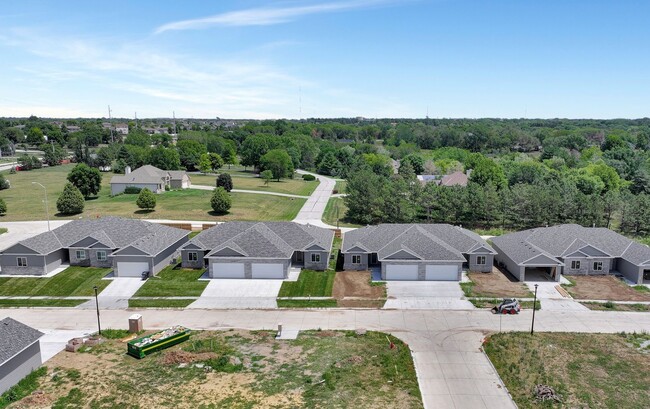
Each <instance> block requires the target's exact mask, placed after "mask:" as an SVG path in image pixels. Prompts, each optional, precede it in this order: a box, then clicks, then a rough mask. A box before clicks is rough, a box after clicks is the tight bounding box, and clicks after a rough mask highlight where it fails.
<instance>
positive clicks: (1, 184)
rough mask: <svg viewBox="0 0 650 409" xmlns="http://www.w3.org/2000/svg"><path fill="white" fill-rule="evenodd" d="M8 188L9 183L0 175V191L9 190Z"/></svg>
mask: <svg viewBox="0 0 650 409" xmlns="http://www.w3.org/2000/svg"><path fill="white" fill-rule="evenodd" d="M10 187H11V183H9V181H8V180H7V179H5V177H4V175H0V190H5V189H9V188H10Z"/></svg>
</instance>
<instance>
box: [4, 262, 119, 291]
mask: <svg viewBox="0 0 650 409" xmlns="http://www.w3.org/2000/svg"><path fill="white" fill-rule="evenodd" d="M110 271H111V269H110V268H94V267H68V268H67V269H65V270H64V271H62V272H60V273H59V274H57V275H55V276H54V277H47V278H36V277H35V278H24V277H12V278H0V296H53V297H90V296H92V295H94V294H95V292H94V291H93V286H95V285H96V286H97V287H98V291H100V292H101V290H103V289H104V288H106V286H108V285H109V284H110V283H111V282H110V281H109V280H102V277H104V276H105V275H106V274H108V273H109V272H110Z"/></svg>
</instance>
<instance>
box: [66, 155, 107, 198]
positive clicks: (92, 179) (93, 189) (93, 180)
mask: <svg viewBox="0 0 650 409" xmlns="http://www.w3.org/2000/svg"><path fill="white" fill-rule="evenodd" d="M68 181H69V182H70V183H72V184H73V185H74V186H76V187H77V189H79V191H80V192H81V194H82V195H83V197H85V198H88V197H90V196H92V195H97V193H99V189H101V187H102V174H101V173H99V170H97V169H95V168H91V167H90V166H88V165H86V164H85V163H80V164H78V165H77V166H75V167H74V168H72V170H71V171H70V173H68Z"/></svg>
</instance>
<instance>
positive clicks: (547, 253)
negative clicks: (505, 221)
mask: <svg viewBox="0 0 650 409" xmlns="http://www.w3.org/2000/svg"><path fill="white" fill-rule="evenodd" d="M492 245H493V247H494V248H495V249H496V251H497V252H498V254H497V256H496V261H497V263H499V264H501V265H502V266H504V267H505V268H506V269H507V270H508V271H509V272H510V273H511V274H512V275H514V276H515V277H516V278H517V279H519V280H520V281H524V280H535V279H540V278H541V279H553V280H555V281H560V275H561V274H565V275H601V274H611V273H612V272H615V271H617V272H619V273H621V274H622V275H624V276H625V277H626V278H627V279H629V280H630V281H632V282H633V283H637V284H642V283H643V282H644V276H645V277H646V282H650V277H649V275H650V247H648V246H645V245H643V244H641V243H638V242H636V241H634V240H631V239H628V238H627V237H625V236H622V235H620V234H618V233H616V232H614V231H612V230H609V229H606V228H604V227H596V228H591V227H582V226H579V225H577V224H561V225H557V226H552V227H541V228H536V229H530V230H524V231H520V232H516V233H511V234H506V235H503V236H500V237H494V238H493V239H492Z"/></svg>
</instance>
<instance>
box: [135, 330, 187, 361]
mask: <svg viewBox="0 0 650 409" xmlns="http://www.w3.org/2000/svg"><path fill="white" fill-rule="evenodd" d="M190 332H191V331H190V330H189V329H187V328H185V327H183V326H180V325H176V326H174V327H171V328H168V329H166V330H163V331H160V332H156V333H155V334H151V335H147V336H146V337H142V338H137V339H134V340H132V341H129V342H128V343H127V354H129V355H131V356H133V357H136V358H138V359H142V358H144V357H145V356H147V355H149V354H152V353H154V352H156V351H160V350H163V349H165V348H169V347H171V346H173V345H176V344H180V343H181V342H184V341H187V340H188V339H190Z"/></svg>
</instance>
